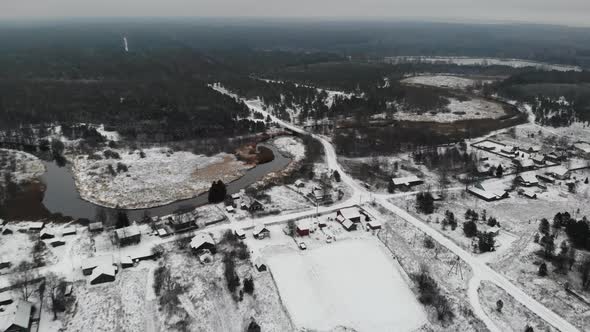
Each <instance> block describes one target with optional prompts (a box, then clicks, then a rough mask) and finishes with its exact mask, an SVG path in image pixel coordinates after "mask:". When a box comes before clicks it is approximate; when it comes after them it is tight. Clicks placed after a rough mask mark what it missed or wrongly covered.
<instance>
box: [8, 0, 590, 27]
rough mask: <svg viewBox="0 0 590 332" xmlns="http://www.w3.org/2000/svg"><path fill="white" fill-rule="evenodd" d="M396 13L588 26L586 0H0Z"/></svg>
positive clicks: (103, 12) (86, 13)
mask: <svg viewBox="0 0 590 332" xmlns="http://www.w3.org/2000/svg"><path fill="white" fill-rule="evenodd" d="M120 16H138V17H141V16H163V17H170V16H195V17H273V18H277V17H278V18H281V17H329V18H367V19H371V18H394V19H395V18H397V19H427V20H442V21H457V20H458V21H463V20H466V21H476V22H482V21H483V22H494V21H517V22H534V23H556V24H565V25H583V26H590V0H0V18H2V19H23V18H61V17H120Z"/></svg>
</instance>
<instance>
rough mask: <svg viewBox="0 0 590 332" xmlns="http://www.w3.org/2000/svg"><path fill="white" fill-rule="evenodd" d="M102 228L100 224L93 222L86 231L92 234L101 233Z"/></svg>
mask: <svg viewBox="0 0 590 332" xmlns="http://www.w3.org/2000/svg"><path fill="white" fill-rule="evenodd" d="M103 229H104V226H103V225H102V223H101V222H93V223H90V224H89V225H88V230H89V231H90V232H92V233H97V232H102V231H103Z"/></svg>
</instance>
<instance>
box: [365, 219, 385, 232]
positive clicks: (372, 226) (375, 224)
mask: <svg viewBox="0 0 590 332" xmlns="http://www.w3.org/2000/svg"><path fill="white" fill-rule="evenodd" d="M381 226H382V225H381V223H380V222H379V221H377V220H371V221H369V222H368V223H367V227H369V228H370V229H372V230H375V229H381Z"/></svg>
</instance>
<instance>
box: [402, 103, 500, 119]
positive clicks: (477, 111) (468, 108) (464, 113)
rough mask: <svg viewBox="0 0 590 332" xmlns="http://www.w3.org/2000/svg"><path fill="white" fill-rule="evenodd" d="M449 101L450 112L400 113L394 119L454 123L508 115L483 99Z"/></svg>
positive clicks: (497, 106) (495, 104)
mask: <svg viewBox="0 0 590 332" xmlns="http://www.w3.org/2000/svg"><path fill="white" fill-rule="evenodd" d="M449 101H450V104H449V105H448V106H447V110H448V112H437V113H435V114H433V113H422V114H417V113H415V112H409V111H400V112H396V113H394V118H395V119H396V120H406V121H435V122H454V121H459V120H470V119H497V118H500V117H502V116H504V115H506V112H505V111H504V109H503V108H502V105H500V104H498V103H494V102H491V101H487V100H485V99H481V98H473V99H470V100H466V101H460V100H458V99H455V98H449Z"/></svg>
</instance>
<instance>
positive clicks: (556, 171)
mask: <svg viewBox="0 0 590 332" xmlns="http://www.w3.org/2000/svg"><path fill="white" fill-rule="evenodd" d="M546 174H549V175H551V176H552V177H554V178H556V179H558V180H567V179H569V177H570V171H569V170H568V169H567V168H565V167H563V166H557V167H554V168H552V169H550V170H548V171H547V173H546Z"/></svg>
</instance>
